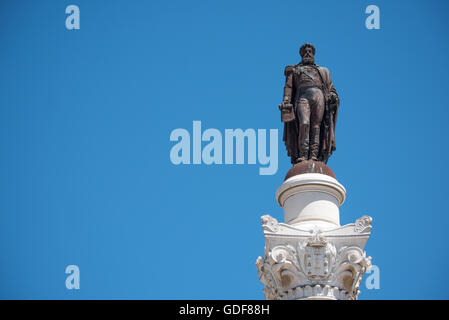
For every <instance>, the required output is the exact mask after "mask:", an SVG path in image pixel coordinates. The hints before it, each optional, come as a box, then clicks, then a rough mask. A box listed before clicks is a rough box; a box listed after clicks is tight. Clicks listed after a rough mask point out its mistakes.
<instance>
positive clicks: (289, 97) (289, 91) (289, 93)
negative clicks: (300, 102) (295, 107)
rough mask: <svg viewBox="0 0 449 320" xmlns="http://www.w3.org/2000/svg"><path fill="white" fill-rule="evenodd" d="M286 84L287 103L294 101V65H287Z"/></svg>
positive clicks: (285, 98) (285, 95)
mask: <svg viewBox="0 0 449 320" xmlns="http://www.w3.org/2000/svg"><path fill="white" fill-rule="evenodd" d="M284 75H285V86H284V99H283V101H284V102H286V103H292V91H293V66H287V67H286V68H285V70H284Z"/></svg>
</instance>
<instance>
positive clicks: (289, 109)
mask: <svg viewBox="0 0 449 320" xmlns="http://www.w3.org/2000/svg"><path fill="white" fill-rule="evenodd" d="M279 110H281V121H282V122H290V121H293V120H295V111H294V110H293V105H292V104H291V103H284V102H283V103H281V104H280V105H279Z"/></svg>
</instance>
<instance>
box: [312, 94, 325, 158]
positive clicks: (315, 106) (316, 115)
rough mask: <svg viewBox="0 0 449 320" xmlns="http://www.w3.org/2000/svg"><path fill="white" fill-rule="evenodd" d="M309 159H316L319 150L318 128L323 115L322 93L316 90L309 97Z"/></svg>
mask: <svg viewBox="0 0 449 320" xmlns="http://www.w3.org/2000/svg"><path fill="white" fill-rule="evenodd" d="M310 111H311V114H310V123H311V128H310V159H311V160H314V161H317V160H318V153H319V150H320V128H321V121H323V115H324V95H323V93H322V92H321V90H320V91H317V92H316V93H315V94H314V95H313V96H312V98H311V99H310Z"/></svg>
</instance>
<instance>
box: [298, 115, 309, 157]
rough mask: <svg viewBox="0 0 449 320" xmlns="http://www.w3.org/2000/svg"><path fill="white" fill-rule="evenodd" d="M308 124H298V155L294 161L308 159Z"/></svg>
mask: <svg viewBox="0 0 449 320" xmlns="http://www.w3.org/2000/svg"><path fill="white" fill-rule="evenodd" d="M309 131H310V125H309V124H300V125H299V140H298V147H299V153H298V155H299V157H298V159H296V162H301V161H304V160H308V159H309Z"/></svg>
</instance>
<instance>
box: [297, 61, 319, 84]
mask: <svg viewBox="0 0 449 320" xmlns="http://www.w3.org/2000/svg"><path fill="white" fill-rule="evenodd" d="M294 73H295V82H296V84H297V86H299V87H304V86H318V87H321V85H322V80H321V75H320V73H319V71H318V69H317V68H316V67H314V66H297V67H295V69H294Z"/></svg>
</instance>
